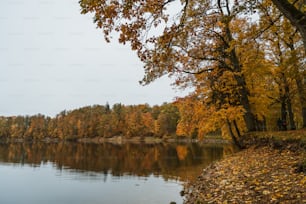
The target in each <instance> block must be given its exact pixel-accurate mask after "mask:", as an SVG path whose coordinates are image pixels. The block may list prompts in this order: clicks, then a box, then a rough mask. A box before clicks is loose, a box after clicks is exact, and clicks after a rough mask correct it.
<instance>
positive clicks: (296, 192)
mask: <svg viewBox="0 0 306 204" xmlns="http://www.w3.org/2000/svg"><path fill="white" fill-rule="evenodd" d="M305 140H306V130H299V131H290V132H277V133H256V134H254V133H253V134H252V135H247V138H245V139H244V140H243V141H242V143H243V144H244V145H245V147H246V149H244V150H242V151H240V152H238V153H236V154H234V155H232V156H229V157H226V158H224V159H223V160H221V161H219V162H216V163H214V164H212V165H210V166H209V167H207V168H206V169H204V170H203V172H202V174H201V175H200V176H199V177H198V178H197V180H196V181H193V182H192V183H188V184H186V186H185V190H184V193H185V203H186V204H189V203H192V204H194V203H306V187H305V186H306V174H305V172H303V170H304V171H305V169H303V168H305V165H306V164H305V162H306V161H305V160H306V159H305V157H306V150H305V148H306V145H305V144H306V142H305ZM303 163H304V164H303Z"/></svg>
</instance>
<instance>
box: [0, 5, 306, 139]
mask: <svg viewBox="0 0 306 204" xmlns="http://www.w3.org/2000/svg"><path fill="white" fill-rule="evenodd" d="M79 4H80V7H81V13H82V14H88V13H91V14H93V21H94V23H95V24H96V26H97V28H98V29H101V30H102V31H103V34H104V37H105V40H106V41H108V42H110V41H111V40H112V36H113V33H114V32H117V33H118V35H117V36H118V40H119V42H120V43H122V44H127V45H130V46H131V49H132V50H134V51H135V52H137V55H138V57H139V59H140V60H141V61H142V62H143V63H144V72H145V75H144V77H143V79H142V80H141V82H140V83H141V84H143V85H146V84H149V83H151V82H153V81H154V80H155V79H157V78H160V77H162V76H164V75H166V76H169V77H171V78H172V79H173V80H174V81H175V82H174V84H173V86H175V87H176V88H182V89H184V88H186V87H191V88H192V89H193V90H194V91H193V92H192V93H190V94H189V95H188V96H186V97H183V98H177V99H176V100H175V101H174V102H172V103H167V104H163V105H161V106H153V107H150V106H149V105H147V104H144V105H129V106H125V105H122V104H120V103H119V104H115V105H113V107H112V108H110V107H109V105H104V106H102V105H95V106H89V107H84V108H80V109H77V110H72V111H63V112H61V113H59V114H58V115H57V116H56V117H54V118H50V117H46V116H43V115H34V116H16V117H1V118H0V136H1V137H20V138H44V137H55V138H60V139H69V138H91V137H113V136H119V135H120V136H124V137H126V138H130V137H135V136H142V137H143V136H154V137H158V138H163V137H169V136H173V137H175V136H186V137H191V138H203V137H205V136H206V135H207V134H209V133H211V132H220V133H221V134H222V136H224V137H225V138H226V137H229V138H231V139H233V141H236V140H237V139H239V138H240V137H241V136H242V135H244V133H246V132H250V131H267V130H294V129H300V128H305V127H306V69H305V66H306V65H305V64H306V61H305V59H306V58H305V50H306V49H305V38H306V37H305V25H306V24H303V22H305V19H306V15H305V9H306V7H305V4H304V1H303V0H295V1H290V0H289V1H270V0H262V1H255V0H254V1H253V0H252V1H229V0H217V1H190V0H185V1H179V2H178V1H175V0H168V1H140V0H136V1H103V0H81V1H79ZM173 8H175V9H173ZM295 14H296V15H295Z"/></svg>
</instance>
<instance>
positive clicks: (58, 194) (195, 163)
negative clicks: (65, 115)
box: [0, 143, 232, 204]
mask: <svg viewBox="0 0 306 204" xmlns="http://www.w3.org/2000/svg"><path fill="white" fill-rule="evenodd" d="M230 152H232V148H231V147H230V146H220V145H219V146H207V145H198V144H157V145H145V144H123V145H114V144H108V143H105V144H80V143H49V144H47V143H10V144H0V182H1V183H0V203H3V204H19V203H22V204H24V203H29V204H49V203H50V204H51V203H52V204H53V203H54V204H70V203H71V204H101V203H111V204H117V203H118V204H124V203H126V204H128V203H131V204H137V203H139V204H140V203H148V204H149V203H165V204H169V203H170V202H171V201H174V202H176V203H182V202H183V198H182V197H181V196H180V191H181V190H182V188H183V182H185V181H187V180H189V181H190V180H192V179H194V178H196V176H197V175H199V174H200V172H201V170H202V169H203V168H204V167H205V166H207V165H208V164H210V163H211V162H213V161H214V160H218V159H220V158H222V156H223V155H224V154H227V153H230Z"/></svg>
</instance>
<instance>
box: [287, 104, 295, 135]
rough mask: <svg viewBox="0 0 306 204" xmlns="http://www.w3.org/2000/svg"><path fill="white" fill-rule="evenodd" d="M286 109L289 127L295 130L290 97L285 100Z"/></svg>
mask: <svg viewBox="0 0 306 204" xmlns="http://www.w3.org/2000/svg"><path fill="white" fill-rule="evenodd" d="M287 109H288V116H289V124H290V129H291V130H295V129H296V126H295V122H294V114H293V111H292V105H291V100H290V99H289V100H288V101H287Z"/></svg>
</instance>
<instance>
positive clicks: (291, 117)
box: [282, 74, 296, 130]
mask: <svg viewBox="0 0 306 204" xmlns="http://www.w3.org/2000/svg"><path fill="white" fill-rule="evenodd" d="M282 77H283V82H284V86H285V101H286V104H287V110H288V115H289V125H290V129H291V130H295V129H296V126H295V122H294V115H293V111H292V104H291V98H290V90H289V85H288V82H287V79H286V77H285V75H284V74H283V76H282Z"/></svg>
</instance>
